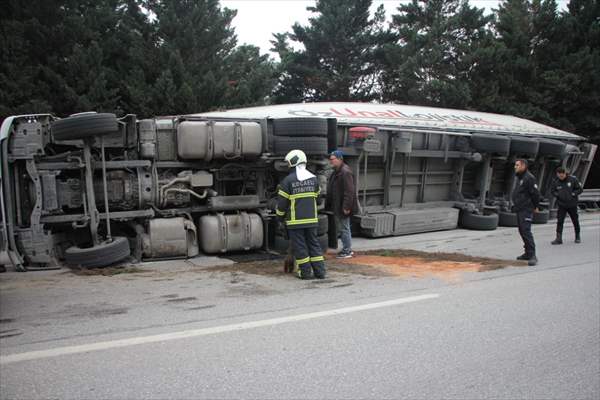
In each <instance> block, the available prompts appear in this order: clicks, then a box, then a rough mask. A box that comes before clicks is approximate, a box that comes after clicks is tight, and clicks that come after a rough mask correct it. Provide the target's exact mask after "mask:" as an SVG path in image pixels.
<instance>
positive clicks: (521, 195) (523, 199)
mask: <svg viewBox="0 0 600 400" xmlns="http://www.w3.org/2000/svg"><path fill="white" fill-rule="evenodd" d="M512 202H513V206H514V210H515V212H519V211H533V209H534V208H538V207H539V206H540V191H539V189H538V186H537V182H536V180H535V177H534V176H533V175H532V174H531V172H529V171H525V172H524V173H522V174H517V181H516V186H515V188H514V189H513V192H512Z"/></svg>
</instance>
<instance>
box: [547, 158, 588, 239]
mask: <svg viewBox="0 0 600 400" xmlns="http://www.w3.org/2000/svg"><path fill="white" fill-rule="evenodd" d="M556 176H557V178H558V179H556V180H555V181H554V184H553V185H552V191H551V193H552V195H553V196H554V197H556V200H557V202H558V214H557V221H556V239H554V240H553V241H552V244H562V242H563V241H562V232H563V224H564V223H565V217H566V215H567V214H569V217H571V221H572V222H573V227H574V228H575V243H581V236H580V229H579V215H578V214H577V202H578V196H579V195H580V194H581V192H583V188H582V187H581V183H579V181H578V180H577V178H576V177H574V176H573V175H569V174H568V173H567V170H565V169H564V168H563V167H558V168H557V169H556Z"/></svg>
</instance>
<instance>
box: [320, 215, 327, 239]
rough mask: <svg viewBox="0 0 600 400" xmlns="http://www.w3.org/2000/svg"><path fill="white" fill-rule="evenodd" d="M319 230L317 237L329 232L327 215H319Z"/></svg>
mask: <svg viewBox="0 0 600 400" xmlns="http://www.w3.org/2000/svg"><path fill="white" fill-rule="evenodd" d="M318 218H319V228H318V229H317V235H319V236H321V235H327V232H328V231H329V217H328V216H327V214H319V215H318Z"/></svg>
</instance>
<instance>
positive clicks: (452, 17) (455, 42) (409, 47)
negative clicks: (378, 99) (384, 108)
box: [382, 0, 491, 108]
mask: <svg viewBox="0 0 600 400" xmlns="http://www.w3.org/2000/svg"><path fill="white" fill-rule="evenodd" d="M490 20H491V17H489V16H484V13H483V10H482V9H477V8H475V7H470V6H469V5H468V3H467V2H466V1H459V0H452V1H447V0H430V1H424V0H413V1H412V2H411V3H408V4H401V5H400V6H399V7H398V14H395V15H393V16H392V22H391V31H392V34H393V35H394V42H393V43H389V44H387V45H386V46H385V48H384V53H383V54H384V63H385V66H384V71H383V74H382V90H383V99H384V100H385V101H396V102H399V103H406V104H423V105H438V106H446V107H456V108H469V107H472V106H473V104H474V103H475V102H476V99H475V98H474V96H473V92H472V86H471V85H470V80H471V79H473V75H474V71H475V69H476V68H477V67H478V66H480V64H481V62H482V59H483V58H484V56H485V48H486V47H487V46H488V45H489V43H490V41H491V36H490V33H489V31H488V30H487V25H488V24H489V22H490Z"/></svg>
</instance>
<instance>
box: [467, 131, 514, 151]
mask: <svg viewBox="0 0 600 400" xmlns="http://www.w3.org/2000/svg"><path fill="white" fill-rule="evenodd" d="M471 146H472V147H473V148H474V149H475V150H477V151H479V152H481V153H493V154H498V155H501V156H507V155H508V154H509V153H510V138H509V137H508V136H499V135H487V134H483V133H477V134H473V135H471Z"/></svg>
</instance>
